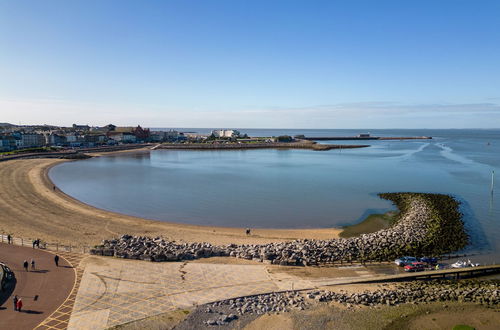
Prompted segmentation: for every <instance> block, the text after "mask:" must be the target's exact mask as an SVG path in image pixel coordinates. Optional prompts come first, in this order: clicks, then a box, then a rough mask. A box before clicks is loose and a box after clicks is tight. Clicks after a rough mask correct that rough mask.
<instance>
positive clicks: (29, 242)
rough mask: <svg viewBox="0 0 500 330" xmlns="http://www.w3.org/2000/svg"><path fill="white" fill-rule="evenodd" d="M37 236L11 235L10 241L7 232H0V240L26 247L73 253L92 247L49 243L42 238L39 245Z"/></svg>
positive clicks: (87, 250)
mask: <svg viewBox="0 0 500 330" xmlns="http://www.w3.org/2000/svg"><path fill="white" fill-rule="evenodd" d="M35 240H36V239H35V238H22V237H13V236H11V237H10V242H9V235H5V234H0V242H2V243H7V244H13V245H19V246H26V247H33V248H37V249H38V248H39V249H42V250H50V251H56V252H57V251H62V252H73V253H88V252H89V251H90V247H89V246H86V245H71V244H70V245H64V244H60V243H48V242H44V241H42V240H40V244H39V246H38V245H36V244H34V241H35Z"/></svg>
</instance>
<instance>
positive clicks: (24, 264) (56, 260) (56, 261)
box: [23, 254, 59, 272]
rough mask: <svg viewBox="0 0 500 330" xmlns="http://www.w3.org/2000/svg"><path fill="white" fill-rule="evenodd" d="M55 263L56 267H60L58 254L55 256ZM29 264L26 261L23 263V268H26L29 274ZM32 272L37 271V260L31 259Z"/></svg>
mask: <svg viewBox="0 0 500 330" xmlns="http://www.w3.org/2000/svg"><path fill="white" fill-rule="evenodd" d="M54 263H55V264H56V267H59V256H58V255H57V254H56V255H55V256H54ZM29 265H30V264H29V263H28V260H24V262H23V267H24V270H25V271H27V272H29V270H28V267H29ZM31 270H35V259H31Z"/></svg>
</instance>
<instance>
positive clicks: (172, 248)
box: [91, 193, 468, 266]
mask: <svg viewBox="0 0 500 330" xmlns="http://www.w3.org/2000/svg"><path fill="white" fill-rule="evenodd" d="M379 196H380V197H381V198H385V199H387V200H390V201H392V202H393V203H394V204H395V205H396V206H397V208H398V209H399V215H398V216H397V220H396V221H395V223H394V225H393V226H392V227H390V228H388V229H384V230H380V231H377V232H374V233H370V234H363V235H361V236H358V237H351V238H340V239H331V240H307V239H306V240H296V241H289V242H275V243H268V244H260V245H257V244H255V245H254V244H250V245H237V244H230V245H224V246H215V245H212V244H209V243H177V242H175V241H169V240H166V239H164V238H161V237H156V238H152V237H145V236H131V235H123V236H121V237H119V238H117V239H112V240H104V241H103V242H102V244H101V245H99V246H96V247H95V248H94V249H91V253H92V254H95V255H105V256H115V257H120V258H129V259H141V260H149V261H181V260H191V259H198V258H208V257H214V256H228V257H236V258H244V259H253V260H258V261H262V262H266V263H272V264H279V265H305V266H309V265H319V264H325V263H341V262H362V263H363V262H368V261H387V260H391V259H394V258H396V257H400V256H402V255H415V256H424V255H425V256H439V255H442V254H445V253H450V252H453V251H457V250H460V249H463V248H464V247H465V246H466V245H467V243H468V236H467V233H466V232H465V229H464V224H463V221H462V214H461V213H460V210H459V202H457V201H456V200H455V199H454V198H453V197H451V196H448V195H442V194H426V193H385V194H380V195H379Z"/></svg>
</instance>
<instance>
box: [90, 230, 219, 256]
mask: <svg viewBox="0 0 500 330" xmlns="http://www.w3.org/2000/svg"><path fill="white" fill-rule="evenodd" d="M90 253H91V254H96V255H105V256H115V257H120V258H127V259H140V260H148V261H180V260H192V259H198V258H207V257H214V256H228V255H229V253H228V252H227V251H226V250H225V249H223V248H220V247H216V246H213V245H211V244H209V243H180V244H178V243H176V242H173V241H168V240H166V239H164V238H161V237H155V238H151V237H146V236H131V235H123V236H121V237H120V238H119V239H113V240H104V241H103V242H102V246H101V247H98V248H95V249H91V250H90Z"/></svg>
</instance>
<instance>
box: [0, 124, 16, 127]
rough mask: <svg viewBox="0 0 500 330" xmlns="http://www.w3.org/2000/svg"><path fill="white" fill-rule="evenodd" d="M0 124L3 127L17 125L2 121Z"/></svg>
mask: <svg viewBox="0 0 500 330" xmlns="http://www.w3.org/2000/svg"><path fill="white" fill-rule="evenodd" d="M0 126H1V127H11V126H16V125H13V124H9V123H0Z"/></svg>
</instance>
